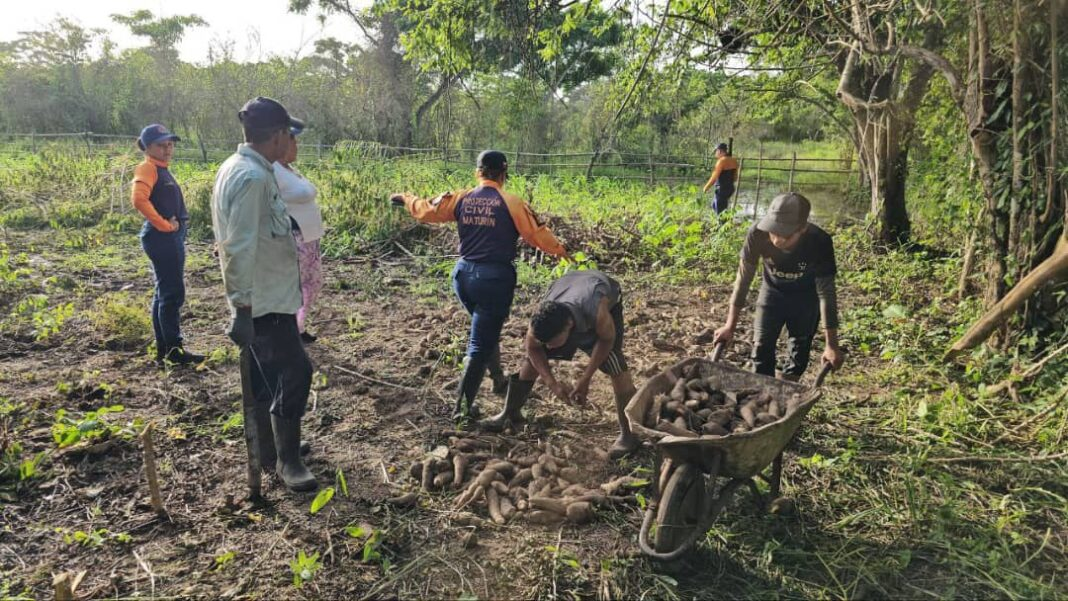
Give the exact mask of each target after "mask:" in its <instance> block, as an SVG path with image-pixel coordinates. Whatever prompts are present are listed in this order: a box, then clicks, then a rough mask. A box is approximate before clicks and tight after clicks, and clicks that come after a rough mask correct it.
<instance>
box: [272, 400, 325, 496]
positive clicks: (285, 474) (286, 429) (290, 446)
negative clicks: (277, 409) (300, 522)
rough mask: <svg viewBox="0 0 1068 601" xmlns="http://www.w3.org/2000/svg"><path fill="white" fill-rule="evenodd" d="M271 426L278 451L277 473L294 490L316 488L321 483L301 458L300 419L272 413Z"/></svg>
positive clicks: (304, 490) (301, 490) (303, 490)
mask: <svg viewBox="0 0 1068 601" xmlns="http://www.w3.org/2000/svg"><path fill="white" fill-rule="evenodd" d="M271 427H272V428H273V429H274V447H275V450H276V451H277V453H278V464H277V466H276V467H275V473H276V474H278V477H279V478H281V479H282V482H284V483H285V485H286V486H287V487H288V488H289V489H290V490H292V491H295V492H306V491H309V490H315V489H316V488H318V487H319V483H318V482H316V481H315V476H313V475H312V473H311V472H310V471H308V468H307V467H305V466H304V461H302V460H301V458H300V419H299V418H298V419H290V418H286V417H278V416H277V415H271Z"/></svg>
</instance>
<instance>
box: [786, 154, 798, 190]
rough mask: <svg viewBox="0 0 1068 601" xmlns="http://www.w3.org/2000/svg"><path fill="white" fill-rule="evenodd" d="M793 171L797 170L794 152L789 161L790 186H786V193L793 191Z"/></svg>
mask: <svg viewBox="0 0 1068 601" xmlns="http://www.w3.org/2000/svg"><path fill="white" fill-rule="evenodd" d="M794 169H797V151H796V150H795V151H794V156H793V158H792V159H790V184H789V185H788V186H787V188H788V190H787V192H793V191H794Z"/></svg>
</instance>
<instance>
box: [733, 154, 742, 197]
mask: <svg viewBox="0 0 1068 601" xmlns="http://www.w3.org/2000/svg"><path fill="white" fill-rule="evenodd" d="M744 166H745V157H742V158H740V159H738V179H737V181H735V182H734V202H742V173H743V167H744Z"/></svg>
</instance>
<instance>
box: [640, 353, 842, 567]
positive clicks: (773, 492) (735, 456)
mask: <svg viewBox="0 0 1068 601" xmlns="http://www.w3.org/2000/svg"><path fill="white" fill-rule="evenodd" d="M722 352H723V345H716V348H715V350H714V351H713V354H712V357H711V359H704V358H690V359H685V360H683V361H681V362H679V363H677V364H675V365H674V366H672V367H670V368H668V369H666V370H664V371H663V372H661V373H660V374H657V375H656V376H654V377H652V378H651V379H650V380H649V381H647V382H646V383H645V385H644V386H642V388H641V390H639V391H638V392H637V393H636V394H635V395H634V397H633V398H632V399H631V400H630V402H629V403H628V404H627V407H626V409H625V413H626V415H627V419H628V421H629V422H630V425H631V429H632V430H633V431H634V432H635V434H637V435H638V436H639V437H641V438H643V439H646V440H651V441H654V442H655V443H656V448H657V451H658V461H657V463H658V470H657V472H658V473H659V475H660V476H659V481H658V482H657V492H658V495H657V497H656V498H655V499H654V500H653V501H652V502H651V503H650V504H649V505H648V507H647V508H646V510H645V517H644V519H643V520H642V527H641V532H640V534H639V535H638V544H639V546H640V547H641V550H642V553H644V554H645V555H647V556H649V557H652V558H655V559H660V560H663V561H671V560H673V559H676V558H678V557H679V556H681V555H682V554H683V553H686V552H687V551H688V550H690V548H692V547H693V545H694V543H695V542H697V540H698V539H699V538H700V537H702V536H704V534H705V533H706V532H708V529H709V528H711V526H712V524H713V523H714V522H715V521H716V518H717V517H718V516H719V514H720V512H722V511H723V509H724V507H726V506H727V504H728V503H729V502H730V500H731V497H732V496H733V495H734V493H735V492H736V491H737V490H738V489H739V488H742V487H743V486H748V487H749V488H750V490H751V491H752V492H753V495H754V498H755V500H756V502H757V503H758V504H759V505H760V506H761V507H764V506H765V505H766V502H767V498H770V499H776V498H778V496H779V490H780V484H781V482H780V480H781V477H782V457H783V449H785V448H786V445H787V444H789V443H790V441H791V440H792V439H793V438H794V435H795V434H796V433H797V430H798V428H799V427H800V426H801V422H802V421H803V420H804V419H805V416H806V415H808V412H809V410H811V409H812V406H813V405H814V404H815V403H816V401H817V400H818V399H819V398H820V386H821V385H822V384H823V380H824V378H826V377H827V374H828V373H829V372H830V371H831V365H830V364H826V363H825V364H824V366H823V368H822V369H821V370H820V373H819V375H818V376H817V377H816V383H815V386H813V387H812V388H807V387H805V386H802V385H800V384H797V383H795V382H789V381H786V380H779V379H776V378H772V377H768V376H763V375H759V374H754V373H752V372H748V371H744V370H742V369H738V368H737V367H734V366H731V365H725V364H723V363H720V362H718V359H719V357H720V355H721V354H722ZM694 365H700V366H702V371H704V372H706V373H707V374H708V377H709V378H710V379H711V380H712V384H713V386H714V387H715V388H717V389H719V390H734V391H737V390H744V389H748V390H757V391H761V392H766V393H770V394H771V395H773V397H774V398H781V399H782V400H783V401H784V402H789V405H790V406H791V407H792V409H791V410H790V411H787V413H786V414H785V415H784V416H783V417H782V418H781V419H779V420H778V421H775V422H772V423H770V424H767V425H764V426H761V427H758V428H755V429H753V430H750V431H748V432H738V433H733V434H728V435H726V436H699V437H695V438H688V437H682V436H673V435H671V434H667V433H664V432H660V431H658V430H655V429H653V427H652V426H653V425H655V424H656V420H657V419H658V415H657V414H658V413H659V405H658V403H657V402H656V399H657V398H658V397H659V396H660V395H662V394H664V393H666V392H669V391H670V390H671V388H672V387H673V386H674V384H675V382H676V381H677V380H678V379H679V378H681V377H683V373H684V370H687V369H693V368H692V367H691V366H694ZM791 401H792V402H791ZM769 465H770V470H768V467H769ZM720 478H725V479H726V481H725V482H724V483H723V484H722V486H720V485H719V484H720ZM758 478H759V479H761V480H763V481H765V482H766V483H767V484H768V487H769V489H770V491H769V494H768V496H767V497H765V496H764V495H762V494H761V493H760V490H759V488H758V487H757V481H756V479H758ZM654 522H655V529H654V528H652V526H653V524H654ZM650 530H652V531H653V535H652V540H651V541H650V536H649V533H650Z"/></svg>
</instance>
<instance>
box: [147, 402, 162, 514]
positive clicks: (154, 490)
mask: <svg viewBox="0 0 1068 601" xmlns="http://www.w3.org/2000/svg"><path fill="white" fill-rule="evenodd" d="M154 427H155V424H154V423H152V422H149V424H148V425H147V426H145V429H144V430H141V446H142V447H143V448H144V454H145V478H147V479H148V493H149V495H151V497H152V509H154V510H155V511H156V513H157V514H159V515H161V516H162V515H167V509H166V508H165V507H164V506H163V497H162V496H161V495H160V492H159V476H158V475H157V473H156V448H155V446H154V445H153V444H152V431H153V429H154Z"/></svg>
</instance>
